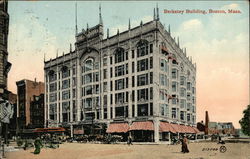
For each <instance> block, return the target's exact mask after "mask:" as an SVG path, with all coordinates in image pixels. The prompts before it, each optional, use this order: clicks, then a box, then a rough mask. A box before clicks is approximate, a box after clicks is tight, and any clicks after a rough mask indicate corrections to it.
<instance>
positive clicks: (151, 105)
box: [150, 103, 154, 116]
mask: <svg viewBox="0 0 250 159" xmlns="http://www.w3.org/2000/svg"><path fill="white" fill-rule="evenodd" d="M153 112H154V110H153V103H150V115H151V116H152V115H153Z"/></svg>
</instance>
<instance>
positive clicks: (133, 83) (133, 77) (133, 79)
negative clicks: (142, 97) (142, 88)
mask: <svg viewBox="0 0 250 159" xmlns="http://www.w3.org/2000/svg"><path fill="white" fill-rule="evenodd" d="M134 86H135V76H132V87H134Z"/></svg>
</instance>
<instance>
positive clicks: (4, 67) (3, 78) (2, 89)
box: [0, 0, 11, 99]
mask: <svg viewBox="0 0 250 159" xmlns="http://www.w3.org/2000/svg"><path fill="white" fill-rule="evenodd" d="M8 33H9V14H8V1H7V0H1V1H0V97H3V98H5V99H7V98H8V91H7V78H8V72H9V70H10V67H11V63H9V62H8V50H7V48H8V47H7V46H8Z"/></svg>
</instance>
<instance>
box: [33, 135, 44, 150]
mask: <svg viewBox="0 0 250 159" xmlns="http://www.w3.org/2000/svg"><path fill="white" fill-rule="evenodd" d="M34 145H35V151H34V154H39V153H40V151H41V147H42V141H41V139H40V138H39V137H38V138H36V140H35V142H34Z"/></svg>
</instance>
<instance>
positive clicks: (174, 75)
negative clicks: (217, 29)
mask: <svg viewBox="0 0 250 159" xmlns="http://www.w3.org/2000/svg"><path fill="white" fill-rule="evenodd" d="M172 78H173V79H176V78H177V70H176V69H173V70H172Z"/></svg>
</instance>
